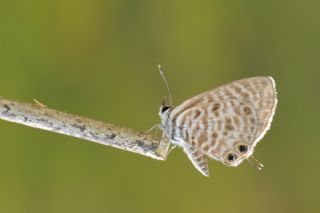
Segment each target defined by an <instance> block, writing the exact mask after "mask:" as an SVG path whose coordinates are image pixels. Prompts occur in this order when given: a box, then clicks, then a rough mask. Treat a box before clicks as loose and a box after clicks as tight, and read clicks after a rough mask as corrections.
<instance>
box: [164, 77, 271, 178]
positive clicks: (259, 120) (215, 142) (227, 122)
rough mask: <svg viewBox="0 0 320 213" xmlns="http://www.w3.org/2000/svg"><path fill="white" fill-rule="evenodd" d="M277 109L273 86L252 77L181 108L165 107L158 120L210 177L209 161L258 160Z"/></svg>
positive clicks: (231, 163)
mask: <svg viewBox="0 0 320 213" xmlns="http://www.w3.org/2000/svg"><path fill="white" fill-rule="evenodd" d="M276 104H277V98H276V91H275V83H274V80H273V79H272V78H271V77H253V78H246V79H242V80H238V81H235V82H232V83H229V84H226V85H223V86H220V87H218V88H216V89H213V90H210V91H208V92H205V93H202V94H199V95H197V96H195V97H193V98H190V99H188V100H186V101H185V102H183V103H182V104H180V105H179V106H177V107H176V108H173V107H171V106H162V107H161V108H160V112H159V115H160V118H161V123H162V125H161V126H162V129H163V131H164V134H165V135H166V136H167V137H168V138H169V139H170V141H171V143H172V144H174V145H177V146H179V147H181V148H182V149H183V150H184V152H185V153H186V154H187V156H188V157H189V159H190V160H191V161H192V163H193V164H194V166H195V167H196V168H197V169H198V170H199V171H200V172H201V173H202V174H203V175H206V176H208V175H209V170H208V163H207V157H209V158H212V159H215V160H218V161H221V162H222V163H223V164H225V165H227V166H238V165H239V164H241V163H242V161H243V160H245V159H248V158H249V157H250V156H251V155H252V154H253V152H254V148H255V146H256V144H257V143H258V142H259V140H260V139H261V138H262V137H263V136H264V134H265V133H266V131H267V130H268V129H269V127H270V124H271V121H272V118H273V115H274V111H275V107H276Z"/></svg>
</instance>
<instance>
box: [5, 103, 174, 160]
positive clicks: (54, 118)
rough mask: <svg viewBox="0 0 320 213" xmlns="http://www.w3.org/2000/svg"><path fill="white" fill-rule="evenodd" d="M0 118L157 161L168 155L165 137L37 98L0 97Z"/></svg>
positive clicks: (167, 144)
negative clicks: (50, 105) (26, 100)
mask: <svg viewBox="0 0 320 213" xmlns="http://www.w3.org/2000/svg"><path fill="white" fill-rule="evenodd" d="M0 119H3V120H6V121H11V122H15V123H19V124H23V125H26V126H30V127H34V128H39V129H44V130H48V131H51V132H56V133H60V134H64V135H69V136H73V137H77V138H82V139H85V140H88V141H92V142H96V143H100V144H103V145H107V146H112V147H115V148H119V149H122V150H126V151H130V152H135V153H138V154H141V155H145V156H148V157H151V158H154V159H157V160H165V159H166V158H167V155H168V149H169V143H168V141H166V140H161V141H160V139H159V138H156V137H155V136H153V135H151V134H146V133H143V132H138V131H135V130H132V129H127V128H120V127H117V126H114V125H112V124H109V123H104V122H101V121H95V120H92V119H90V118H86V117H83V116H78V115H72V114H68V113H65V112H61V111H58V110H54V109H50V108H48V107H46V106H45V105H43V104H41V103H40V102H37V101H36V104H30V103H22V102H19V101H12V100H8V99H5V98H1V97H0Z"/></svg>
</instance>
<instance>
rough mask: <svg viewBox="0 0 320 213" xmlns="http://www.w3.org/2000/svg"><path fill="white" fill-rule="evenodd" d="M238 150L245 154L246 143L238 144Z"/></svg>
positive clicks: (246, 149) (246, 150)
mask: <svg viewBox="0 0 320 213" xmlns="http://www.w3.org/2000/svg"><path fill="white" fill-rule="evenodd" d="M238 150H239V152H240V153H241V154H246V153H247V152H248V146H247V145H246V144H239V145H238Z"/></svg>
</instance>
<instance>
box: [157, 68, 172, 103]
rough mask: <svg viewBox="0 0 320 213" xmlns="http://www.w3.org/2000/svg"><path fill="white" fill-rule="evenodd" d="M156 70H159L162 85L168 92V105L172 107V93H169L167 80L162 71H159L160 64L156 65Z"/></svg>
mask: <svg viewBox="0 0 320 213" xmlns="http://www.w3.org/2000/svg"><path fill="white" fill-rule="evenodd" d="M158 70H159V72H160V75H161V77H162V79H163V81H164V84H165V85H166V87H167V91H168V95H169V105H170V106H172V93H171V90H170V88H169V85H168V82H167V79H166V77H165V75H164V73H163V71H162V70H161V65H160V64H159V65H158Z"/></svg>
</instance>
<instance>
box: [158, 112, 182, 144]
mask: <svg viewBox="0 0 320 213" xmlns="http://www.w3.org/2000/svg"><path fill="white" fill-rule="evenodd" d="M172 111H173V107H172V106H161V107H160V111H159V116H160V119H161V128H162V130H163V132H164V134H165V135H166V136H167V137H168V138H169V139H170V142H172V143H173V144H175V145H180V146H181V138H180V137H179V135H180V134H179V132H178V131H177V130H179V129H178V128H175V126H176V125H175V124H174V121H173V120H172V119H171V118H170V115H171V112H172Z"/></svg>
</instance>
